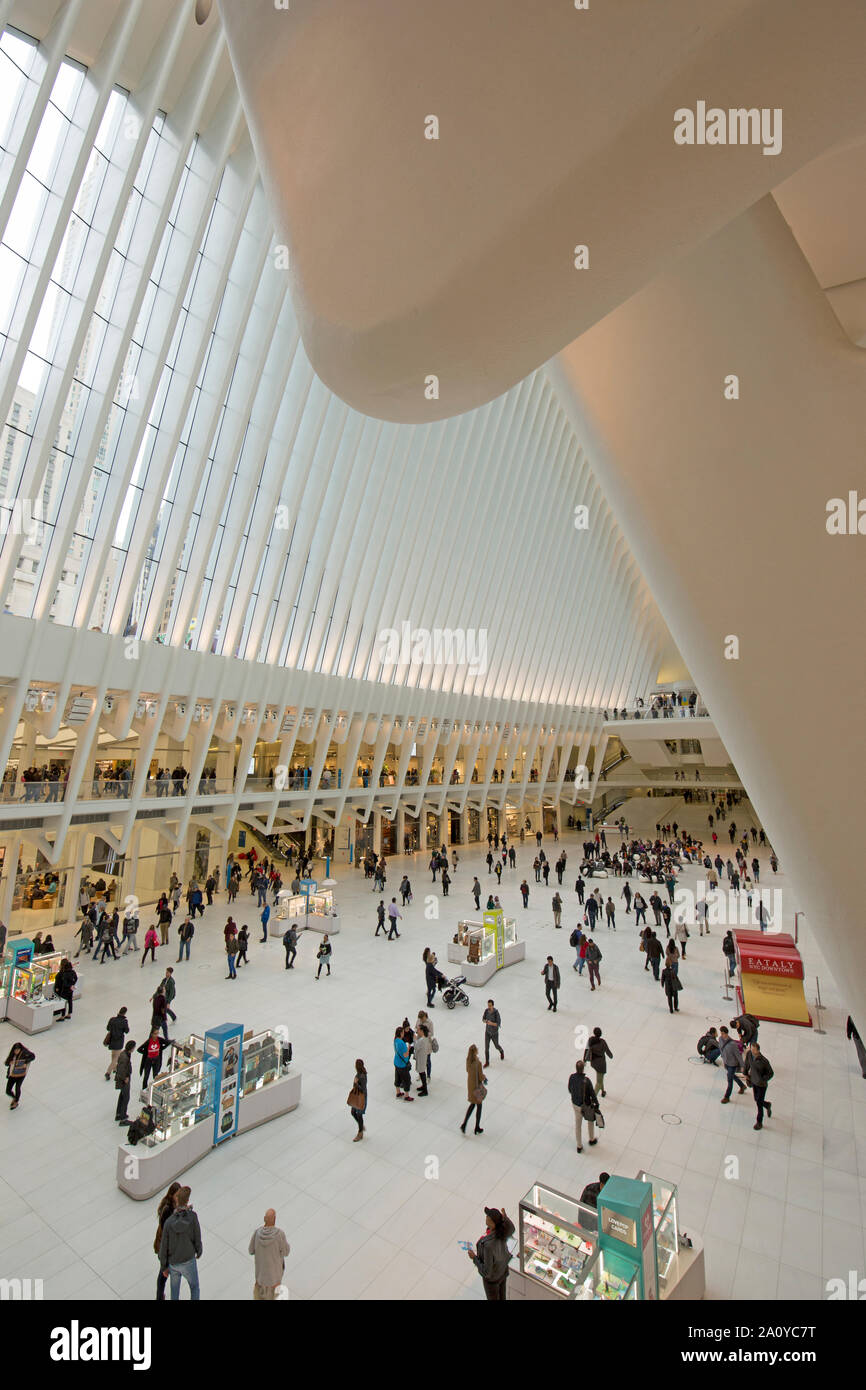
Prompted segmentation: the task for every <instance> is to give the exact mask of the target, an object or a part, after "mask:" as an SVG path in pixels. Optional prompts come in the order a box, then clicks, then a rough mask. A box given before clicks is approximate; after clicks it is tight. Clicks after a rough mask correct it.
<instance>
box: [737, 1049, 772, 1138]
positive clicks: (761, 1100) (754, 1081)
mask: <svg viewBox="0 0 866 1390" xmlns="http://www.w3.org/2000/svg"><path fill="white" fill-rule="evenodd" d="M744 1070H745V1073H746V1076H747V1077H748V1080H749V1084H750V1085H751V1087H752V1095H753V1096H754V1097H755V1105H756V1107H757V1111H758V1118H757V1121H756V1123H755V1124H753V1125H752V1128H753V1129H763V1128H764V1111H765V1110H766V1112H767V1117H768V1119H772V1118H773V1107H772V1105H771V1104H770V1102H769V1101H768V1100H767V1099H766V1095H767V1087H768V1086H769V1084H770V1082H771V1081H772V1079H773V1076H774V1072H773V1068H772V1067H771V1065H770V1062H769V1059H768V1058H767V1057H765V1056H764V1054H763V1052H762V1051H761V1049H760V1048H759V1046H758V1044H757V1043H756V1042H751V1043H750V1044H749V1046H748V1048H747V1050H746V1056H745V1065H744Z"/></svg>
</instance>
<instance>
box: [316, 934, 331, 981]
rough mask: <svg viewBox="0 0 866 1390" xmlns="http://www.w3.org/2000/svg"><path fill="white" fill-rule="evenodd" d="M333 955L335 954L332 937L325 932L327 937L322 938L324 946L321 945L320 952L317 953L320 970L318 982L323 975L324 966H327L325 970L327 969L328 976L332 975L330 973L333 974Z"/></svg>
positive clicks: (317, 972)
mask: <svg viewBox="0 0 866 1390" xmlns="http://www.w3.org/2000/svg"><path fill="white" fill-rule="evenodd" d="M332 954H333V948H332V946H331V940H330V937H329V936H328V933H327V932H325V935H324V936H323V937H322V944H321V945H320V947H319V949H318V951H317V952H316V960H317V961H318V962H319V968H318V970H317V971H316V979H317V980H318V978H319V976H320V975H321V973H322V966H323V965H324V966H325V968H326V970H327V972H328V974H329V975H330V973H331V956H332Z"/></svg>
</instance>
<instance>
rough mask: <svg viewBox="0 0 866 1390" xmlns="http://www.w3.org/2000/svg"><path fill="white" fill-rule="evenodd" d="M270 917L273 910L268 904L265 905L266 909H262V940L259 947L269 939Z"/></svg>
mask: <svg viewBox="0 0 866 1390" xmlns="http://www.w3.org/2000/svg"><path fill="white" fill-rule="evenodd" d="M270 916H271V909H270V907H269V906H268V904H267V903H265V905H264V907H263V908H262V940H261V941H260V942H259V945H261V944H262V942H264V941H267V939H268V921H269V920H270Z"/></svg>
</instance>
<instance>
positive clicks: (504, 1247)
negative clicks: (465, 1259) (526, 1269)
mask: <svg viewBox="0 0 866 1390" xmlns="http://www.w3.org/2000/svg"><path fill="white" fill-rule="evenodd" d="M484 1219H485V1221H486V1223H487V1229H486V1231H485V1233H484V1235H483V1236H482V1237H481V1239H480V1240H479V1242H478V1245H477V1247H475V1248H473V1246H471V1245H470V1246H468V1247H467V1250H466V1253H467V1255H468V1256H469V1258H470V1260H471V1261H472V1263H473V1264H474V1265H475V1268H476V1269H477V1270H478V1273H479V1274H480V1275H481V1281H482V1283H483V1285H484V1292H485V1294H486V1296H487V1298H488V1300H489V1301H490V1302H492V1303H493V1302H496V1303H499V1302H504V1301H505V1286H506V1284H507V1283H508V1266H509V1263H510V1261H511V1252H510V1251H509V1249H508V1241H509V1240H510V1239H511V1237H512V1236H513V1235H514V1222H513V1221H512V1220H511V1218H510V1217H508V1216H506V1214H505V1208H504V1207H503V1209H502V1211H498V1210H497V1209H496V1207H485V1208H484Z"/></svg>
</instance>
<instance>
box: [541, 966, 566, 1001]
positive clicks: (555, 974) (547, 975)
mask: <svg viewBox="0 0 866 1390" xmlns="http://www.w3.org/2000/svg"><path fill="white" fill-rule="evenodd" d="M541 974H542V975H543V976H544V993H545V994H546V996H547V1007H548V1009H552V1010H553V1012H554V1013H556V1001H557V997H558V993H559V986H560V984H561V983H562V980H561V978H560V974H559V966H558V965H555V964H554V962H553V956H548V957H547V961H546V962H545V964H544V966H543V968H542V970H541Z"/></svg>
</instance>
